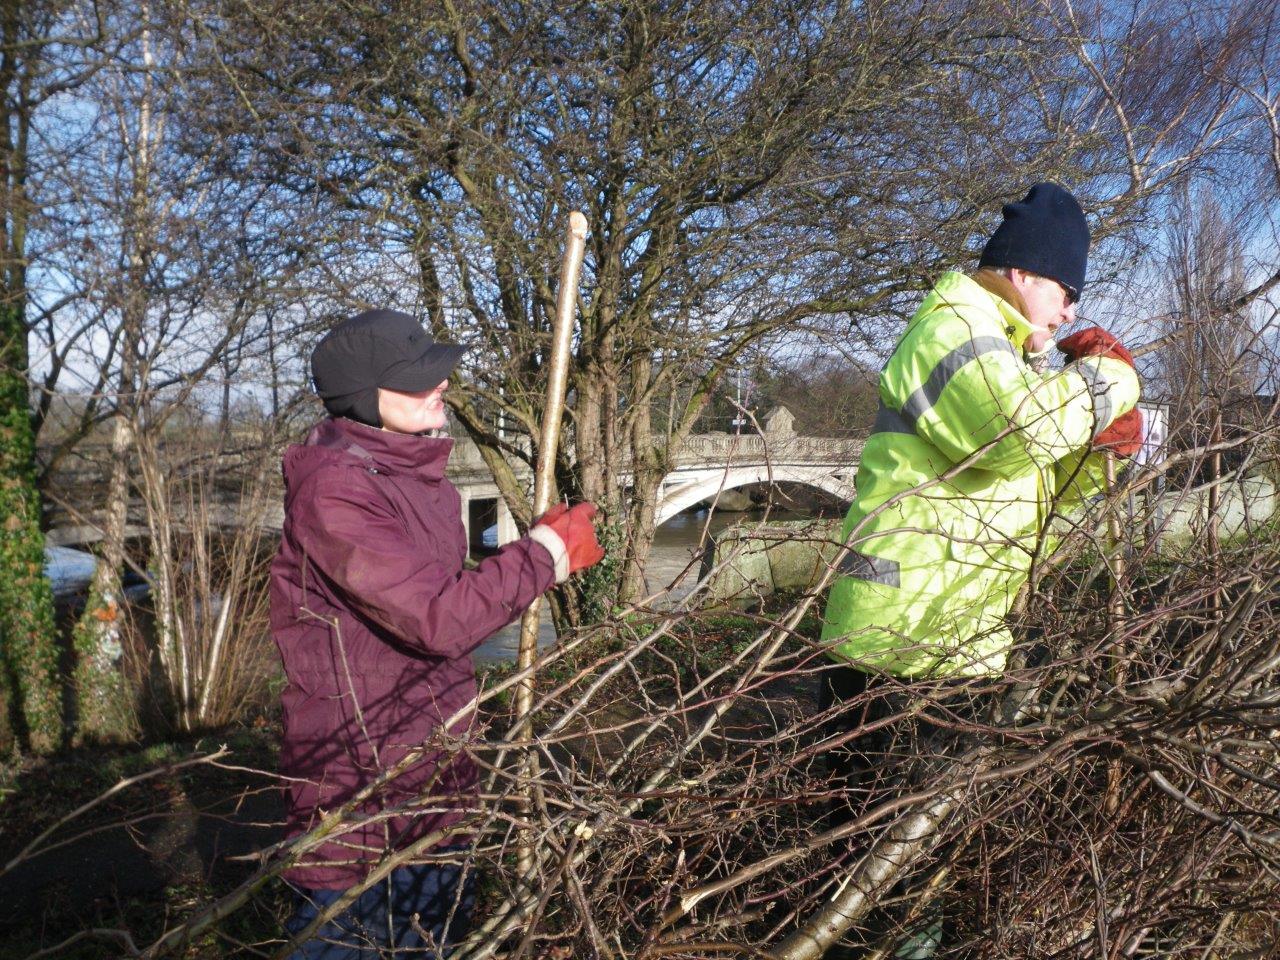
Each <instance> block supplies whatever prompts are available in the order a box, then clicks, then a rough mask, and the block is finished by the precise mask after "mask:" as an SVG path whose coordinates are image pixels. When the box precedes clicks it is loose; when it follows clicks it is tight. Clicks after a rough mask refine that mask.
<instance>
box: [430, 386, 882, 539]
mask: <svg viewBox="0 0 1280 960" xmlns="http://www.w3.org/2000/svg"><path fill="white" fill-rule="evenodd" d="M794 421H795V418H794V417H793V416H792V415H791V412H790V411H789V410H787V409H786V408H785V407H779V408H777V409H775V410H774V411H772V412H771V413H770V414H769V415H768V416H767V417H766V418H765V421H764V432H763V433H757V432H754V431H753V432H751V433H743V434H730V433H703V434H696V435H694V436H692V437H689V438H688V440H687V441H686V442H685V444H684V445H683V446H682V447H680V449H679V450H678V451H677V452H676V456H675V465H674V467H673V468H672V470H671V472H670V473H668V474H667V475H666V477H664V478H663V481H662V485H661V487H660V488H659V493H658V496H659V500H658V509H657V524H658V525H659V526H660V525H662V524H664V523H666V522H667V521H668V520H670V519H671V518H672V517H674V516H675V515H676V514H678V513H680V512H681V511H682V510H687V509H689V508H690V507H692V506H694V505H695V504H698V503H701V502H702V501H704V500H714V498H715V497H716V496H718V495H720V494H723V493H725V492H727V491H729V490H734V489H736V488H738V487H744V486H749V485H753V484H770V483H795V484H801V485H803V486H808V487H814V488H816V489H818V490H822V491H824V492H825V493H828V494H830V495H832V496H834V497H836V498H837V499H840V500H845V501H850V500H852V499H853V492H854V488H853V478H854V474H855V473H857V470H858V460H859V458H860V457H861V455H862V441H861V440H834V439H828V438H825V437H802V436H799V435H798V434H796V432H795V430H794ZM516 475H517V476H518V477H519V478H520V479H521V480H522V481H524V482H525V483H532V472H531V471H530V470H529V469H528V468H527V467H524V466H523V465H521V468H520V469H518V470H517V474H516ZM448 476H449V479H450V480H451V481H453V484H454V486H456V487H457V488H458V492H459V493H460V494H461V495H462V522H463V524H464V525H465V526H466V528H467V539H468V542H469V543H471V544H473V545H478V544H479V538H480V534H481V532H482V531H483V530H485V529H487V528H488V527H490V526H493V525H494V524H497V527H498V531H497V532H498V543H499V544H503V543H508V542H510V541H511V540H513V539H515V538H516V537H517V536H518V531H517V529H516V524H515V520H514V518H512V516H511V512H510V511H509V510H508V509H507V506H506V503H505V502H504V501H503V500H502V497H501V496H500V495H499V493H498V488H497V485H496V484H495V483H494V482H493V478H492V477H491V476H490V474H489V471H488V468H487V467H486V466H485V464H484V461H483V460H482V459H481V457H480V451H479V450H478V449H477V448H476V447H475V446H474V445H473V444H472V443H470V441H467V440H463V439H460V440H459V441H458V443H457V445H456V446H455V447H454V451H453V455H452V456H451V457H450V458H449V470H448ZM618 479H619V481H620V482H621V483H622V484H623V485H624V486H629V485H630V483H631V475H630V470H629V469H627V468H624V469H623V470H622V471H621V472H620V474H619V477H618Z"/></svg>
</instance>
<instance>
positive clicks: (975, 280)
mask: <svg viewBox="0 0 1280 960" xmlns="http://www.w3.org/2000/svg"><path fill="white" fill-rule="evenodd" d="M979 273H980V274H982V275H983V276H982V277H981V278H979V277H968V276H965V275H964V274H963V273H960V272H958V271H954V270H952V271H948V272H947V273H944V274H943V275H942V276H941V277H939V278H938V282H937V283H936V284H935V285H934V287H933V290H932V291H930V293H929V296H928V297H926V298H925V301H924V303H923V304H921V307H920V311H919V313H917V316H922V315H924V314H926V313H928V312H929V311H931V310H934V309H936V308H937V307H940V306H943V305H944V304H945V305H951V306H961V305H964V306H969V307H976V308H978V309H980V310H984V311H986V312H988V313H992V314H995V318H996V319H998V320H999V322H1000V326H1002V327H1003V328H1004V332H1005V336H1007V337H1008V338H1009V340H1010V341H1011V342H1012V343H1013V345H1014V346H1015V347H1017V348H1019V349H1022V347H1023V345H1024V344H1025V343H1026V342H1027V337H1029V336H1031V333H1032V331H1034V330H1035V328H1034V327H1033V326H1032V325H1031V321H1030V320H1028V319H1027V318H1026V316H1025V315H1024V314H1023V313H1022V310H1021V309H1019V307H1021V308H1022V309H1026V308H1025V305H1023V303H1022V297H1021V296H1019V294H1018V292H1017V290H1015V289H1014V287H1013V284H1011V283H1009V282H1008V280H1006V279H1005V278H1004V277H1002V276H1000V275H999V274H995V280H1003V281H1004V282H1005V284H1008V286H1007V289H1006V288H1005V287H1003V286H1001V285H998V284H996V283H994V282H992V281H991V279H990V278H989V277H987V276H986V274H988V271H986V270H983V271H979ZM993 288H994V289H993ZM1005 293H1008V294H1009V295H1010V297H1011V300H1007V299H1005V296H1004V294H1005ZM913 319H914V318H913Z"/></svg>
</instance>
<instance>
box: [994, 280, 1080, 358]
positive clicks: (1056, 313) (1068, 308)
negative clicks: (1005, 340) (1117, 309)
mask: <svg viewBox="0 0 1280 960" xmlns="http://www.w3.org/2000/svg"><path fill="white" fill-rule="evenodd" d="M1009 280H1010V282H1012V283H1013V285H1014V287H1015V288H1016V289H1017V291H1018V292H1019V293H1020V294H1022V300H1023V302H1024V303H1026V305H1027V319H1028V320H1030V321H1031V325H1032V326H1033V327H1035V330H1034V331H1032V333H1031V335H1030V336H1029V337H1027V342H1026V346H1025V349H1026V351H1027V353H1039V352H1040V351H1041V350H1043V349H1044V348H1045V347H1046V346H1047V345H1048V343H1049V341H1050V340H1052V339H1053V337H1054V332H1055V331H1056V330H1057V329H1058V327H1061V326H1063V325H1064V324H1068V323H1070V322H1071V321H1072V320H1074V319H1075V317H1076V305H1075V304H1074V303H1073V302H1072V300H1071V294H1070V293H1068V292H1067V288H1066V287H1064V286H1063V285H1062V284H1060V283H1059V282H1058V281H1057V280H1050V279H1049V278H1048V277H1041V276H1037V275H1036V274H1034V273H1027V272H1026V271H1025V270H1019V269H1018V268H1017V267H1014V268H1013V269H1012V270H1010V271H1009Z"/></svg>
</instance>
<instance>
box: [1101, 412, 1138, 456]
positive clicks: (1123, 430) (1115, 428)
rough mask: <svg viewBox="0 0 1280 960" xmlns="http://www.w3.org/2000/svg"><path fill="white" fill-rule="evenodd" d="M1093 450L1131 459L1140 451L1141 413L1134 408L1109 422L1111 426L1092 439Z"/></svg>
mask: <svg viewBox="0 0 1280 960" xmlns="http://www.w3.org/2000/svg"><path fill="white" fill-rule="evenodd" d="M1093 448H1094V449H1095V450H1106V451H1107V452H1108V453H1114V454H1116V455H1117V456H1121V457H1132V456H1133V455H1134V454H1136V453H1137V452H1138V451H1139V450H1141V449H1142V411H1141V410H1139V409H1138V408H1137V407H1134V408H1133V409H1132V410H1130V411H1129V412H1128V413H1122V414H1120V416H1118V417H1116V418H1115V419H1114V420H1112V421H1111V426H1109V427H1107V429H1105V430H1103V431H1102V432H1101V433H1100V434H1098V435H1097V437H1095V438H1094V441H1093Z"/></svg>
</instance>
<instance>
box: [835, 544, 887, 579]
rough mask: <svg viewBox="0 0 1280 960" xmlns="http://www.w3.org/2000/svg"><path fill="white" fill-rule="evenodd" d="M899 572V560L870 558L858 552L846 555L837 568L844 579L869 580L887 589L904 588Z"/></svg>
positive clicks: (852, 551)
mask: <svg viewBox="0 0 1280 960" xmlns="http://www.w3.org/2000/svg"><path fill="white" fill-rule="evenodd" d="M898 570H899V564H898V561H897V560H887V559H885V558H884V557H870V556H867V554H865V553H859V552H858V551H857V550H850V551H849V552H848V553H846V554H845V555H844V559H843V560H841V561H840V566H839V567H838V568H837V572H838V573H839V574H840V575H841V576H843V577H853V578H854V579H855V580H869V581H871V582H872V583H879V584H883V585H884V586H886V587H901V586H902V579H901V577H899V575H898Z"/></svg>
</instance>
